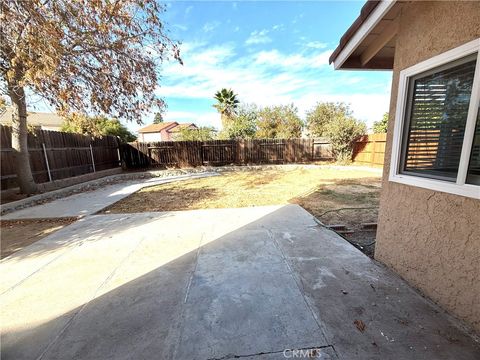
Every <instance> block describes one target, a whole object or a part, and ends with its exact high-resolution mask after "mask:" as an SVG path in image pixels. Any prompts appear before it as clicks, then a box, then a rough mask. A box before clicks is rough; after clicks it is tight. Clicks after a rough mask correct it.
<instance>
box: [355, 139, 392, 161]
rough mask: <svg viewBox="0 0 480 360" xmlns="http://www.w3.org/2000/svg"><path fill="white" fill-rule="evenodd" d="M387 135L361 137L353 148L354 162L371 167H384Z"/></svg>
mask: <svg viewBox="0 0 480 360" xmlns="http://www.w3.org/2000/svg"><path fill="white" fill-rule="evenodd" d="M386 141H387V134H370V135H365V136H362V137H360V138H359V139H358V140H357V141H356V143H355V146H354V148H353V161H354V162H356V163H359V164H364V165H370V166H383V164H384V158H385V144H386Z"/></svg>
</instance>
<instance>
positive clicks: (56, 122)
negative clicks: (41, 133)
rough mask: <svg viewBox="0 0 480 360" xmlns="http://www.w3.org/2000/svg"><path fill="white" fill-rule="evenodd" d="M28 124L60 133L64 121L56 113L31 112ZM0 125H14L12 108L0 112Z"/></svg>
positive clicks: (28, 116)
mask: <svg viewBox="0 0 480 360" xmlns="http://www.w3.org/2000/svg"><path fill="white" fill-rule="evenodd" d="M27 123H28V125H30V126H33V127H36V128H40V129H42V130H51V131H60V130H61V128H62V123H63V119H62V118H61V117H60V116H58V115H57V114H55V113H45V112H33V111H29V112H28V113H27ZM0 124H2V125H8V126H10V125H12V108H11V107H10V106H7V108H6V109H5V110H4V111H3V112H0Z"/></svg>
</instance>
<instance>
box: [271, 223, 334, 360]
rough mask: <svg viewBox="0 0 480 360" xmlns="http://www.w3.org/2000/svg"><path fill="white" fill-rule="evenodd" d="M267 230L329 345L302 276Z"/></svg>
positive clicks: (324, 329)
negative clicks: (306, 292)
mask: <svg viewBox="0 0 480 360" xmlns="http://www.w3.org/2000/svg"><path fill="white" fill-rule="evenodd" d="M265 230H266V231H267V234H268V236H269V237H270V239H271V240H272V242H273V244H274V245H275V247H276V248H277V249H278V251H279V252H280V254H281V256H282V259H283V262H284V263H285V265H286V266H287V268H288V271H289V273H290V276H291V277H292V278H293V281H295V284H296V285H297V288H298V291H299V292H300V294H301V295H302V299H303V301H304V303H305V305H306V307H307V308H308V310H309V311H310V313H311V315H312V317H313V319H314V320H315V323H316V324H317V326H318V328H319V330H320V332H321V333H322V335H323V338H324V339H325V340H326V341H327V343H330V341H329V339H328V337H327V329H326V328H325V326H324V325H323V323H322V322H321V321H320V319H319V318H318V316H317V314H316V313H315V311H314V309H313V306H312V305H311V304H310V301H309V300H308V298H307V297H306V296H305V291H304V285H303V280H302V278H301V276H299V275H297V274H296V273H295V272H294V271H293V268H292V266H291V264H290V262H289V261H288V259H287V256H286V255H285V253H284V251H283V250H282V248H281V246H280V244H279V243H278V241H277V239H276V238H275V234H274V233H273V231H272V230H271V229H270V228H265ZM328 346H332V349H333V350H334V352H335V354H336V355H337V356H338V354H337V352H336V351H335V348H334V347H333V345H328Z"/></svg>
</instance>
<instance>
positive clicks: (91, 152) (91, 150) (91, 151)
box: [90, 144, 96, 172]
mask: <svg viewBox="0 0 480 360" xmlns="http://www.w3.org/2000/svg"><path fill="white" fill-rule="evenodd" d="M90 155H91V156H92V165H93V172H96V170H95V159H94V158H93V149H92V144H90Z"/></svg>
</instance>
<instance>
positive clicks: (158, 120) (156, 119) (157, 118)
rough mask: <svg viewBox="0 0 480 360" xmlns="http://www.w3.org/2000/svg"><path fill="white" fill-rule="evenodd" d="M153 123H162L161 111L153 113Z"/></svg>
mask: <svg viewBox="0 0 480 360" xmlns="http://www.w3.org/2000/svg"><path fill="white" fill-rule="evenodd" d="M153 123H154V124H161V123H163V115H162V113H161V112H157V113H155V117H154V118H153Z"/></svg>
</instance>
